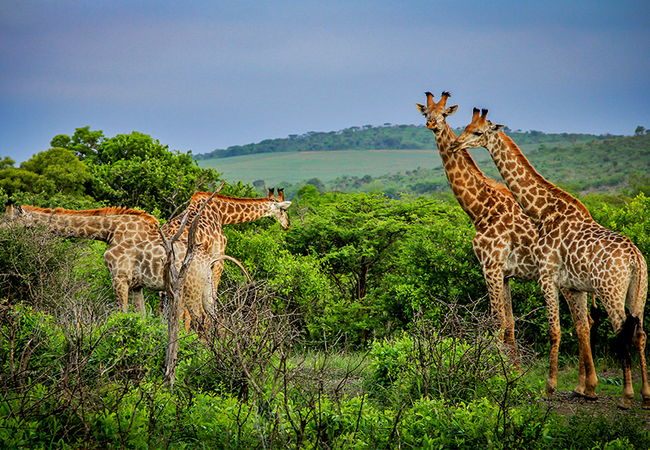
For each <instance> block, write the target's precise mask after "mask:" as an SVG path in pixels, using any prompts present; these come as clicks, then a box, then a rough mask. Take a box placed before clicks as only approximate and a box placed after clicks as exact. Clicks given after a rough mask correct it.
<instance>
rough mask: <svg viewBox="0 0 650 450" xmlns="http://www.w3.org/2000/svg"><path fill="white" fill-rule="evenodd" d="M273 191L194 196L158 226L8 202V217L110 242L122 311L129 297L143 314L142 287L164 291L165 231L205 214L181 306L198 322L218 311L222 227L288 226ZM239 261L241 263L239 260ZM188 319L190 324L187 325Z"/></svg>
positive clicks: (119, 215)
mask: <svg viewBox="0 0 650 450" xmlns="http://www.w3.org/2000/svg"><path fill="white" fill-rule="evenodd" d="M274 192H275V190H274V189H269V193H268V195H267V197H266V198H235V197H227V196H225V195H221V194H210V193H206V192H196V193H194V195H193V196H192V199H191V202H190V205H189V206H188V208H187V209H186V210H185V211H183V212H182V213H181V214H180V215H178V216H177V217H174V218H173V219H171V220H170V221H169V222H167V223H165V224H164V225H163V226H162V227H159V223H158V220H157V219H156V218H155V217H153V216H152V215H150V214H146V213H144V212H142V211H138V210H134V209H129V208H117V207H108V208H101V209H91V210H82V211H77V210H69V209H62V208H57V209H45V208H38V207H34V206H27V205H25V206H17V205H14V204H13V203H11V202H8V204H7V216H6V217H7V218H8V219H9V220H11V221H15V222H18V223H21V224H22V225H26V226H45V227H47V229H48V230H49V231H50V232H52V233H54V234H55V235H59V236H64V237H75V238H87V239H95V240H100V241H104V242H106V243H107V244H108V247H107V248H106V251H105V252H104V255H103V259H104V263H105V265H106V267H107V268H108V271H109V273H110V275H111V281H112V284H113V289H114V291H115V297H116V299H117V301H118V304H119V306H120V308H121V309H122V311H124V312H126V311H127V309H128V303H129V299H130V300H131V302H132V303H133V306H134V308H135V309H136V310H137V311H139V312H140V313H142V314H144V313H145V305H144V296H143V294H142V289H143V288H147V289H151V290H154V291H163V290H164V288H165V283H164V270H163V268H164V264H165V261H166V258H167V255H166V252H165V249H164V246H163V239H162V236H161V234H160V233H161V231H162V233H164V235H165V236H166V237H167V238H169V237H171V236H173V235H174V234H176V233H177V232H178V230H179V229H180V225H181V222H182V220H183V218H184V217H185V216H187V219H186V223H187V224H190V223H192V221H193V220H194V218H195V217H196V216H197V214H198V213H199V212H200V211H201V208H202V207H203V205H204V203H206V201H208V203H207V204H206V205H205V207H203V210H202V211H201V215H200V217H199V223H198V226H197V228H196V235H195V242H196V244H198V245H197V247H196V248H195V249H194V258H193V260H192V264H191V265H190V268H189V270H188V273H187V277H186V279H185V282H184V284H183V290H182V292H181V297H182V304H183V305H184V306H185V308H186V311H187V312H188V313H189V318H190V319H191V321H193V322H195V323H200V322H201V321H203V319H204V317H205V314H206V310H207V311H209V312H214V311H213V308H214V301H213V297H214V296H215V295H216V292H217V287H218V285H219V281H220V279H221V274H222V271H223V264H224V259H233V258H230V257H229V256H227V255H225V250H226V243H227V239H226V236H225V235H224V233H223V230H222V226H223V225H229V224H236V223H244V222H250V221H254V220H257V219H260V218H262V217H275V218H276V219H277V220H278V221H279V222H280V224H281V226H282V228H284V229H288V228H289V226H290V222H289V217H288V216H287V213H286V209H287V208H288V207H289V206H291V202H290V201H285V200H284V192H283V190H282V189H279V190H278V196H277V197H275V195H274ZM188 232H189V226H187V227H185V228H184V229H183V232H182V234H181V236H180V239H179V240H177V241H176V243H175V244H174V252H175V255H176V264H177V267H178V266H180V264H181V262H182V261H183V259H184V257H185V254H186V252H187V239H188ZM235 262H237V261H236V260H235ZM188 326H189V320H186V327H188Z"/></svg>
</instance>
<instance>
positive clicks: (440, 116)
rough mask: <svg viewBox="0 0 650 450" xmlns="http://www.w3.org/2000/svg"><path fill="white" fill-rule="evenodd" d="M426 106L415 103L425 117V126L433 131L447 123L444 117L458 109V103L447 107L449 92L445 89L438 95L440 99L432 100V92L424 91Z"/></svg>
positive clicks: (438, 129)
mask: <svg viewBox="0 0 650 450" xmlns="http://www.w3.org/2000/svg"><path fill="white" fill-rule="evenodd" d="M425 95H426V96H427V106H424V105H422V104H420V103H416V104H415V106H416V107H417V109H418V111H420V113H421V114H422V115H423V116H425V117H426V118H427V128H428V129H430V130H431V131H433V132H436V131H441V130H442V129H443V128H444V127H445V126H446V124H447V122H446V119H447V117H448V116H451V115H452V114H454V113H455V112H456V111H457V110H458V105H454V106H450V107H447V99H448V98H449V97H451V94H450V93H449V92H447V91H445V92H443V93H442V95H441V96H440V101H439V102H438V103H436V102H435V101H434V100H433V94H432V93H431V92H426V93H425Z"/></svg>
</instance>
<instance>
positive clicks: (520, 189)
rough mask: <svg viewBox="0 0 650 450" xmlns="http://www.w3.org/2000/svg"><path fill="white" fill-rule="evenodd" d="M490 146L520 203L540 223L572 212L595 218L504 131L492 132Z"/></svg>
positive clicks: (495, 159) (490, 150) (498, 166)
mask: <svg viewBox="0 0 650 450" xmlns="http://www.w3.org/2000/svg"><path fill="white" fill-rule="evenodd" d="M486 148H487V149H488V151H489V152H490V154H491V155H492V159H493V160H494V163H495V164H496V166H497V169H499V172H500V173H501V177H503V181H504V182H505V183H506V185H507V186H508V188H509V189H510V192H512V195H513V196H514V197H515V199H516V200H517V203H519V205H520V206H521V208H522V209H523V210H524V212H525V213H526V214H527V215H528V216H529V217H530V218H531V219H532V220H533V222H535V224H536V225H538V226H540V225H543V224H544V223H552V222H553V221H555V220H557V219H558V218H563V217H568V216H569V215H571V216H573V217H574V218H577V219H582V220H591V215H590V214H589V211H588V210H587V208H586V207H585V206H584V205H583V204H582V203H581V202H580V201H579V200H577V199H576V198H574V197H572V196H571V195H569V194H568V193H566V192H565V191H563V190H562V189H560V188H558V187H557V186H555V185H554V184H552V183H549V182H548V181H546V179H544V177H542V176H541V175H540V174H539V173H537V172H536V171H535V169H534V168H533V166H532V165H531V164H530V162H528V159H526V157H525V156H524V155H523V153H521V150H519V147H517V144H515V143H514V142H513V140H512V139H510V138H509V137H508V136H506V135H505V134H504V133H502V132H501V133H498V134H496V135H491V136H490V137H489V138H488V144H487V146H486Z"/></svg>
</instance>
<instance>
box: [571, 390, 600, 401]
mask: <svg viewBox="0 0 650 450" xmlns="http://www.w3.org/2000/svg"><path fill="white" fill-rule="evenodd" d="M569 398H584V399H585V400H589V401H591V402H595V401H596V400H598V396H597V395H596V394H594V395H587V394H582V393H580V392H577V391H571V394H569Z"/></svg>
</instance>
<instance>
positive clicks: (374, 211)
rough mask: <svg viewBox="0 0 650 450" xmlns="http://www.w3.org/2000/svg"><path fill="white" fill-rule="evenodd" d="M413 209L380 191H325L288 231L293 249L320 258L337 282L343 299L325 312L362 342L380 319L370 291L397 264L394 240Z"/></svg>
mask: <svg viewBox="0 0 650 450" xmlns="http://www.w3.org/2000/svg"><path fill="white" fill-rule="evenodd" d="M413 208H414V204H413V203H412V202H397V201H393V200H389V199H387V198H386V197H384V196H383V195H382V194H380V193H356V194H348V195H340V194H326V195H324V196H323V197H322V198H321V199H320V201H319V205H318V207H317V208H314V210H313V211H312V212H311V213H309V214H307V215H306V216H304V218H303V220H302V224H300V225H298V224H296V225H295V226H294V227H292V229H291V230H289V232H288V234H287V243H288V245H289V248H290V251H291V252H292V253H294V254H302V255H314V256H316V257H317V258H318V259H319V262H320V264H321V266H322V267H323V268H324V270H325V272H326V273H327V275H328V276H329V278H330V280H331V283H332V285H334V286H336V289H337V290H338V292H339V294H340V301H339V302H338V303H336V304H332V305H331V309H330V310H329V311H328V312H327V314H328V315H331V320H333V321H339V322H347V323H348V325H349V327H350V328H349V329H348V331H351V332H352V333H353V334H357V337H360V339H362V340H364V339H365V338H366V337H367V332H368V331H369V330H371V329H373V328H374V326H375V322H376V317H374V316H373V313H372V310H373V304H372V299H369V298H368V293H369V292H370V291H371V290H373V289H377V288H379V287H380V286H381V283H382V280H383V279H384V277H385V276H386V274H387V273H389V272H390V271H391V269H392V267H393V266H394V263H395V249H396V244H397V242H398V241H399V240H400V239H402V238H403V237H404V236H405V234H406V233H407V231H408V230H409V229H410V226H411V223H412V222H413V219H414V217H415V216H414V210H413ZM353 318H354V320H353ZM341 325H342V324H341V323H339V324H337V325H334V324H333V325H332V328H339V329H343V328H341ZM353 339H354V337H353Z"/></svg>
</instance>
